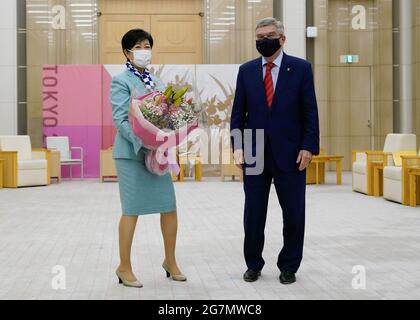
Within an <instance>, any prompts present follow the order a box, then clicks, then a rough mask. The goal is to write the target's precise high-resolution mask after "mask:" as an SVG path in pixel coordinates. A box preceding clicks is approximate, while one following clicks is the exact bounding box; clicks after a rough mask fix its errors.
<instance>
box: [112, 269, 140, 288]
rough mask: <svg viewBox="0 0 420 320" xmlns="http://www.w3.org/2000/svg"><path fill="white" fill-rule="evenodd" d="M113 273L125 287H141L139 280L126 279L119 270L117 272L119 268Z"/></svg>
mask: <svg viewBox="0 0 420 320" xmlns="http://www.w3.org/2000/svg"><path fill="white" fill-rule="evenodd" d="M115 273H116V275H117V277H118V281H119V283H120V284H123V285H124V286H125V287H128V288H143V285H142V284H141V283H140V282H139V281H128V280H126V279H124V277H123V276H122V274H121V272H119V270H117V271H115Z"/></svg>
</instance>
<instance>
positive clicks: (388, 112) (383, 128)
mask: <svg viewBox="0 0 420 320" xmlns="http://www.w3.org/2000/svg"><path fill="white" fill-rule="evenodd" d="M376 104H377V106H378V108H377V113H378V115H379V121H380V122H379V128H380V130H379V135H380V136H386V135H387V134H389V133H393V132H394V121H393V113H394V110H393V109H394V104H393V102H392V101H380V102H376Z"/></svg>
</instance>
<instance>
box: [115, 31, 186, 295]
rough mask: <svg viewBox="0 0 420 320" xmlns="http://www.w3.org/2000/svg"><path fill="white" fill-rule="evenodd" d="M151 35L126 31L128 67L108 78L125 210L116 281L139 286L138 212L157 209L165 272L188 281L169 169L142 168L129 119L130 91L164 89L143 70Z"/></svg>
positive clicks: (124, 44) (142, 152) (142, 153)
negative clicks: (134, 251) (178, 252)
mask: <svg viewBox="0 0 420 320" xmlns="http://www.w3.org/2000/svg"><path fill="white" fill-rule="evenodd" d="M152 47H153V38H152V36H151V35H150V34H149V33H148V32H146V31H144V30H141V29H134V30H130V31H129V32H127V33H126V34H125V35H124V37H123V38H122V49H123V52H124V55H125V57H126V59H127V64H126V66H127V69H126V70H125V71H124V72H122V73H121V74H119V75H117V76H115V77H114V78H113V79H112V85H111V92H110V99H111V104H112V117H113V120H114V124H115V126H116V128H117V130H118V132H117V135H116V137H115V143H114V148H113V158H114V159H115V164H116V169H117V175H118V181H119V189H120V198H121V206H122V210H123V215H122V217H121V221H120V225H119V247H120V260H121V261H120V265H119V267H118V269H117V271H116V274H117V277H118V279H119V283H122V284H124V285H125V286H127V287H135V288H141V287H142V284H141V283H140V282H139V281H138V280H137V278H136V276H135V275H134V273H133V269H132V265H131V246H132V242H133V237H134V231H135V228H136V224H137V220H138V217H139V216H144V215H149V214H155V213H160V214H161V215H160V221H161V229H162V235H163V241H164V246H165V260H164V262H163V264H162V267H163V269H164V270H165V272H166V275H167V277H168V278H169V277H171V278H172V279H173V280H175V281H186V280H187V278H186V277H185V276H184V275H183V274H182V273H181V271H180V270H179V268H178V265H177V262H176V259H175V246H176V237H177V228H178V221H177V220H178V219H177V212H176V200H175V192H174V186H173V183H172V179H171V176H170V174H167V175H165V176H157V175H154V174H152V173H150V172H149V171H148V170H147V169H146V167H145V162H144V158H145V154H146V153H147V152H148V150H146V149H145V148H144V147H143V145H142V141H141V138H139V137H137V136H136V135H135V134H134V132H133V129H132V127H131V125H130V123H129V121H128V115H129V108H130V104H131V99H132V97H133V96H142V95H144V94H146V93H148V92H150V91H152V90H164V89H165V88H164V85H163V83H162V81H161V80H160V79H158V78H156V77H154V76H152V75H151V74H150V73H149V70H148V69H147V67H148V65H149V64H150V61H151V57H152Z"/></svg>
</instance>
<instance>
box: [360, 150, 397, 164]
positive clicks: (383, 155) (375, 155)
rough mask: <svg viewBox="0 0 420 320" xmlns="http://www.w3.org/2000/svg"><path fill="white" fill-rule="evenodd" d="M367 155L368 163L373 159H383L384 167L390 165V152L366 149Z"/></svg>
mask: <svg viewBox="0 0 420 320" xmlns="http://www.w3.org/2000/svg"><path fill="white" fill-rule="evenodd" d="M366 155H367V163H368V164H369V163H370V162H373V161H381V162H383V164H384V167H386V166H387V165H388V156H392V153H390V152H383V151H366Z"/></svg>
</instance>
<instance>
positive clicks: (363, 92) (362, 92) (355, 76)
mask: <svg viewBox="0 0 420 320" xmlns="http://www.w3.org/2000/svg"><path fill="white" fill-rule="evenodd" d="M349 69H350V88H351V92H350V99H351V100H352V101H370V100H371V90H370V88H371V76H370V67H350V68H349Z"/></svg>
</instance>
